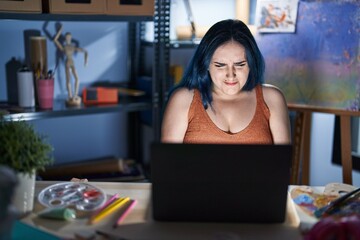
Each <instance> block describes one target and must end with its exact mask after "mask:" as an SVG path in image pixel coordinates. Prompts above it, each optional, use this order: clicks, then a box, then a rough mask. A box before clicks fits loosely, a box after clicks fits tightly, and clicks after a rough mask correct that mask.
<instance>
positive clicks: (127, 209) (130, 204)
mask: <svg viewBox="0 0 360 240" xmlns="http://www.w3.org/2000/svg"><path fill="white" fill-rule="evenodd" d="M136 203H137V201H136V200H134V199H130V201H128V202H127V204H126V206H125V207H124V208H125V210H124V211H123V212H122V213H121V215H120V217H119V218H118V220H117V221H116V223H115V224H114V228H116V227H117V226H118V225H120V223H121V222H122V221H123V220H124V218H125V217H126V216H127V215H128V214H129V213H130V211H131V209H133V207H134V206H135V205H136Z"/></svg>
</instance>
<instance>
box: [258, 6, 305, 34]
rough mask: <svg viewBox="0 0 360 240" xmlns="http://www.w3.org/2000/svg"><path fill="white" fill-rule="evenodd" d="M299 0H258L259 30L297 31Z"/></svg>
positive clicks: (273, 31)
mask: <svg viewBox="0 0 360 240" xmlns="http://www.w3.org/2000/svg"><path fill="white" fill-rule="evenodd" d="M298 3H299V0H257V4H256V16H255V25H256V27H257V30H258V31H259V32H272V33H275V32H279V33H281V32H295V28H296V17H297V10H298Z"/></svg>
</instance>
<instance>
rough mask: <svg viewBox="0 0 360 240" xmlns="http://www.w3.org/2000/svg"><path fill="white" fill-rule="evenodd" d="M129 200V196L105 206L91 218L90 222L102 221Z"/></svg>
mask: <svg viewBox="0 0 360 240" xmlns="http://www.w3.org/2000/svg"><path fill="white" fill-rule="evenodd" d="M129 200H130V198H128V197H125V198H119V199H116V200H115V201H114V202H112V203H111V204H110V205H109V206H107V207H105V208H104V209H103V210H102V211H100V212H99V213H98V214H97V215H95V216H93V217H92V218H90V219H89V224H94V223H97V222H99V221H101V220H102V219H104V218H105V217H107V216H108V215H110V214H111V213H113V212H114V211H116V210H117V209H119V208H120V207H122V206H124V204H125V203H127V202H128V201H129Z"/></svg>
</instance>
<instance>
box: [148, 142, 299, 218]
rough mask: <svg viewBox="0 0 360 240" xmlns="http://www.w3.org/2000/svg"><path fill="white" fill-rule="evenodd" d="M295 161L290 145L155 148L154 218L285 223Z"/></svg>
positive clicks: (163, 145) (161, 145)
mask: <svg viewBox="0 0 360 240" xmlns="http://www.w3.org/2000/svg"><path fill="white" fill-rule="evenodd" d="M291 156H292V147H291V145H231V144H174V143H153V144H152V146H151V165H150V166H151V182H152V206H153V217H154V219H155V220H160V221H201V222H209V221H210V222H249V223H274V222H283V221H284V219H285V213H286V201H287V189H288V185H289V183H290V172H291V171H290V170H291V169H290V168H291Z"/></svg>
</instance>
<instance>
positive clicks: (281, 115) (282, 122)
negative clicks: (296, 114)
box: [263, 85, 291, 144]
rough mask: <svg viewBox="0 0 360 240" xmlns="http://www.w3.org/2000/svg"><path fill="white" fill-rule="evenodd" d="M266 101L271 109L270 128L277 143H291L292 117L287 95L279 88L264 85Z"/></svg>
mask: <svg viewBox="0 0 360 240" xmlns="http://www.w3.org/2000/svg"><path fill="white" fill-rule="evenodd" d="M263 93H264V99H265V102H266V104H267V106H268V108H269V110H270V120H269V121H270V129H271V133H272V136H273V140H274V143H275V144H289V143H291V133H290V118H289V112H288V107H287V104H286V100H285V97H284V95H283V93H282V92H281V91H280V89H279V88H277V87H275V86H272V85H263Z"/></svg>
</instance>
